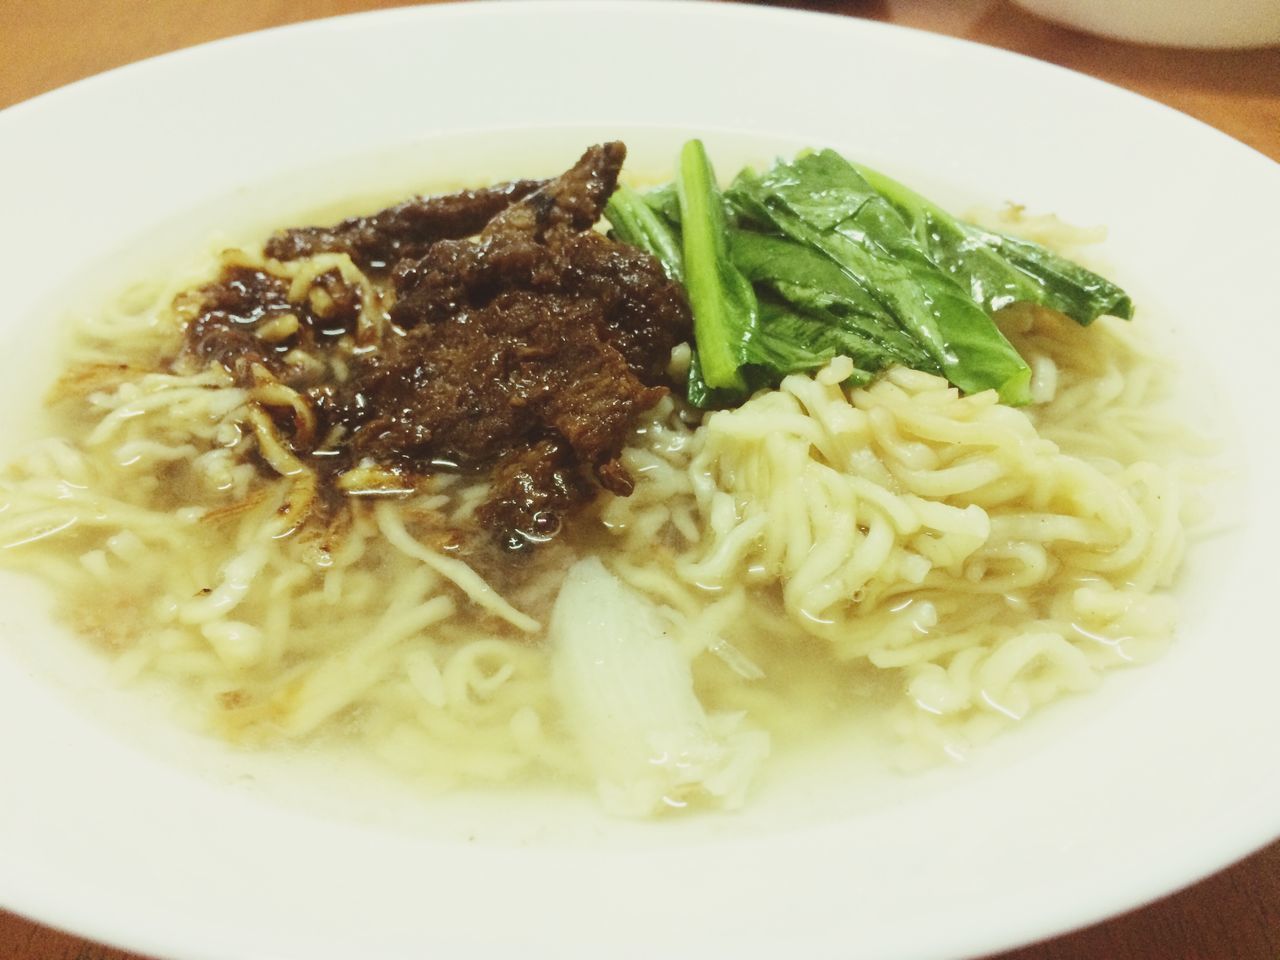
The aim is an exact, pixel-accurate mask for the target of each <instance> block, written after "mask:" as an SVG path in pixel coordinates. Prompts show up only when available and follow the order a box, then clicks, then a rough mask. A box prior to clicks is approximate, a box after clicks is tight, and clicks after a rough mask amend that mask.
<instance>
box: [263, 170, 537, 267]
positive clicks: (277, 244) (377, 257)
mask: <svg viewBox="0 0 1280 960" xmlns="http://www.w3.org/2000/svg"><path fill="white" fill-rule="evenodd" d="M543 183H544V181H540V180H513V181H511V182H510V183H500V184H497V185H496V186H492V187H486V188H484V189H482V190H463V191H462V192H461V193H450V194H445V195H444V196H439V197H414V198H413V199H411V200H406V201H405V202H404V203H400V204H397V205H396V206H394V207H388V208H387V209H386V210H383V211H380V212H379V213H375V214H373V215H372V216H369V217H352V218H351V219H349V220H343V221H342V222H341V223H339V224H338V225H337V226H333V227H298V228H295V229H292V230H282V231H281V232H280V233H277V234H276V235H275V236H273V237H272V238H271V239H270V240H268V241H267V244H266V247H265V250H264V252H265V253H266V255H267V256H269V257H274V258H275V259H277V260H297V259H299V258H300V257H308V256H311V255H312V254H316V253H346V254H349V255H350V256H351V259H352V260H354V261H355V262H356V263H357V264H359V265H360V266H361V267H363V268H365V269H366V270H371V271H375V272H376V271H380V270H385V269H388V268H389V267H392V266H394V265H395V264H396V263H397V262H398V261H400V260H401V259H404V258H406V257H420V256H422V255H423V254H424V253H426V251H427V248H428V247H430V246H431V244H433V243H435V242H436V241H437V240H457V239H461V238H462V237H469V236H471V235H472V234H475V233H479V232H480V231H481V230H483V229H484V226H485V224H487V223H488V222H489V221H490V220H492V219H493V218H494V217H495V216H496V215H497V214H499V213H501V212H502V211H503V210H505V209H506V208H507V207H509V206H510V205H511V204H512V203H514V202H516V201H517V200H519V199H521V198H522V197H525V196H528V195H529V194H530V193H533V191H535V190H537V189H538V188H539V187H540V186H542V185H543Z"/></svg>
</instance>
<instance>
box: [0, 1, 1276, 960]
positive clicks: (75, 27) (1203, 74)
mask: <svg viewBox="0 0 1280 960" xmlns="http://www.w3.org/2000/svg"><path fill="white" fill-rule="evenodd" d="M1116 2H1124V0H1116ZM395 5H397V4H396V3H394V2H387V0H219V2H216V3H199V2H195V3H193V2H191V0H95V2H94V3H92V4H85V3H83V2H81V0H26V2H21V3H19V2H16V0H15V2H8V3H3V4H0V37H2V38H3V39H4V43H3V55H0V108H2V107H6V106H9V105H10V104H13V103H17V102H19V101H21V100H25V99H27V98H28V97H33V96H35V95H36V94H39V93H43V92H44V91H46V90H51V89H53V88H54V87H58V86H61V85H62V84H64V83H69V82H71V81H72V80H78V79H80V78H81V77H87V76H90V75H91V74H94V73H98V72H100V71H102V70H106V69H108V68H110V67H115V66H119V65H121V64H124V63H129V62H131V61H134V60H139V59H142V58H144V57H149V56H152V55H154V54H159V53H164V52H166V51H169V50H176V49H179V48H181V47H187V46H191V45H192V44H196V43H202V42H204V41H206V40H213V39H216V38H219V37H225V36H231V35H233V34H238V33H246V32H248V31H250V30H258V29H261V28H263V27H270V26H276V25H278V24H283V23H291V22H294V21H298V20H310V19H314V18H316V17H324V16H331V15H334V14H341V13H353V12H357V11H361V10H370V9H376V8H380V7H388V6H395ZM785 5H786V6H794V7H805V8H808V9H816V10H825V11H827V12H830V13H839V14H844V15H848V16H856V17H867V18H871V19H875V20H885V21H889V22H892V23H899V24H904V25H906V26H911V27H918V28H921V29H925V30H932V31H936V32H939V33H946V34H951V35H953V36H961V37H967V38H968V39H971V40H976V41H978V42H980V43H986V44H990V45H992V46H997V47H1004V48H1007V49H1010V50H1016V51H1019V52H1021V53H1025V54H1029V55H1031V56H1033V57H1038V58H1040V59H1043V60H1048V61H1050V62H1052V63H1057V64H1060V65H1062V66H1066V67H1070V68H1072V69H1075V70H1079V71H1081V72H1083V73H1088V74H1092V75H1094V76H1097V77H1101V78H1103V79H1105V80H1109V81H1111V82H1112V83H1115V84H1118V85H1119V86H1123V87H1128V88H1129V89H1131V90H1136V91H1137V92H1139V93H1142V94H1144V95H1146V96H1148V97H1151V98H1153V99H1155V100H1159V101H1162V102H1164V103H1167V104H1169V105H1170V106H1173V107H1176V108H1177V109H1179V110H1182V111H1184V112H1186V113H1189V114H1191V115H1192V116H1194V117H1197V118H1199V119H1200V120H1203V121H1205V122H1206V123H1209V124H1211V125H1212V126H1215V127H1217V128H1219V129H1220V130H1223V131H1225V132H1226V133H1228V134H1230V135H1231V136H1233V137H1235V138H1237V139H1238V140H1242V141H1243V142H1245V143H1247V144H1249V145H1250V146H1252V147H1254V148H1255V149H1257V150H1259V151H1261V152H1262V153H1264V154H1266V155H1268V156H1269V157H1271V158H1272V159H1274V160H1280V48H1271V49H1266V50H1251V51H1230V52H1200V51H1180V50H1165V49H1158V48H1152V47H1140V46H1134V45H1130V44H1125V43H1117V42H1112V41H1106V40H1100V39H1097V38H1094V37H1090V36H1087V35H1085V34H1082V33H1077V32H1074V31H1071V30H1067V29H1064V28H1061V27H1057V26H1055V25H1053V24H1050V23H1048V22H1046V21H1043V20H1039V19H1037V18H1035V17H1033V16H1031V15H1030V14H1028V13H1024V12H1023V11H1021V10H1020V9H1019V8H1018V7H1015V6H1014V5H1013V4H1011V3H1009V2H1007V0H845V2H826V3H820V2H789V3H786V4H785ZM1271 212H1272V213H1274V211H1271ZM2 856H3V852H2V851H0V857H2ZM0 960H141V958H139V957H137V955H135V954H130V953H126V952H122V951H120V950H116V949H112V948H110V947H105V946H99V945H97V944H93V943H90V942H87V941H85V940H82V939H80V938H78V937H75V936H72V935H70V934H65V933H61V932H58V931H54V930H51V929H49V928H47V927H43V926H40V925H38V924H35V923H31V922H30V921H27V920H25V919H23V918H21V917H17V916H15V915H13V914H8V913H4V912H2V911H0ZM172 960H182V958H176V957H175V958H172ZM992 960H996V958H992ZM998 960H1280V843H1276V844H1274V845H1272V846H1270V847H1268V848H1266V849H1265V850H1262V851H1261V852H1259V853H1257V854H1255V855H1254V856H1252V857H1250V858H1249V859H1247V860H1245V861H1243V862H1242V863H1239V864H1237V865H1236V866H1234V867H1232V868H1231V869H1229V870H1227V871H1225V872H1223V873H1221V874H1218V875H1217V876H1214V877H1211V878H1209V879H1207V880H1204V881H1202V882H1201V883H1199V884H1196V885H1195V886H1193V887H1191V888H1189V889H1187V890H1185V891H1183V892H1182V893H1179V894H1177V895H1175V896H1172V897H1169V898H1167V899H1165V900H1162V901H1160V902H1158V903H1155V904H1152V905H1150V906H1148V907H1146V908H1144V909H1142V910H1139V911H1137V912H1135V913H1132V914H1128V915H1126V916H1122V917H1119V918H1117V919H1114V920H1111V921H1109V922H1107V923H1103V924H1100V925H1098V926H1096V927H1092V928H1089V929H1087V930H1083V931H1080V932H1077V933H1074V934H1071V935H1069V936H1065V937H1060V938H1058V939H1055V940H1051V941H1048V942H1045V943H1041V944H1037V945H1035V946H1030V947H1026V948H1024V949H1021V950H1017V951H1015V952H1013V953H1008V954H1003V955H1001V957H1000V958H998Z"/></svg>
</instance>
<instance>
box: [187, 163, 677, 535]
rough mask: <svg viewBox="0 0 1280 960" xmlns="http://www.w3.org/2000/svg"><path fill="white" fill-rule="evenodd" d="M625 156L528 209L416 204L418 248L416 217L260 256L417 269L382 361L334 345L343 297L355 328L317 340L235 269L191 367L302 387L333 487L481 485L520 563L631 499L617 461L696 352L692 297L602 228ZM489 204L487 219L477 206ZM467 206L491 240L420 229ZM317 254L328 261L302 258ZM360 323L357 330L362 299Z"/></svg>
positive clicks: (205, 321) (505, 190)
mask: <svg viewBox="0 0 1280 960" xmlns="http://www.w3.org/2000/svg"><path fill="white" fill-rule="evenodd" d="M625 153H626V151H625V148H624V147H623V145H622V144H620V143H610V144H603V145H600V146H595V147H592V148H591V149H589V150H588V151H587V152H586V153H585V154H584V155H583V157H582V158H581V159H580V160H579V161H578V163H577V164H576V165H575V166H574V167H573V168H572V169H570V170H569V171H567V172H566V173H564V174H563V175H561V176H560V177H557V178H556V179H554V180H551V181H548V182H546V183H544V184H543V185H541V186H540V187H538V188H537V189H536V190H533V191H532V192H529V191H528V190H526V189H525V186H523V185H524V184H527V181H522V182H521V184H522V185H520V186H517V185H510V184H509V185H505V186H503V187H500V188H494V189H493V191H490V192H489V193H488V194H486V192H485V191H475V192H473V193H471V194H468V195H466V196H467V197H469V198H471V199H469V200H467V201H466V202H465V203H464V202H463V201H460V200H458V197H461V196H463V195H455V196H454V197H449V198H436V200H426V201H412V203H413V204H416V205H417V206H416V207H414V209H415V210H418V211H419V213H415V214H414V215H413V216H415V217H419V221H420V222H421V223H426V222H428V221H429V220H431V218H432V217H435V220H434V221H433V222H435V223H436V225H437V226H436V227H433V228H432V229H433V230H437V234H431V233H430V231H423V232H419V233H415V234H413V235H412V237H410V234H409V233H408V232H407V231H405V230H402V227H403V225H404V224H405V223H406V222H407V220H406V216H407V215H406V214H405V213H404V211H406V210H408V209H409V208H410V205H407V204H406V205H401V206H400V207H395V208H392V211H384V212H383V213H382V214H377V215H375V216H373V217H369V218H365V219H361V220H349V221H345V222H344V223H343V224H340V225H339V226H338V227H336V228H333V229H330V230H324V229H320V228H307V229H305V230H291V231H286V232H285V233H283V234H278V235H277V236H276V237H275V238H273V240H272V245H274V247H271V246H269V248H268V249H269V251H273V252H274V255H275V256H277V257H283V256H284V255H285V254H286V253H289V252H290V251H293V250H298V251H302V250H304V249H332V248H335V247H334V245H336V244H338V243H339V242H341V243H345V244H348V246H347V247H346V248H345V249H347V250H348V252H351V251H357V252H358V253H359V255H360V257H362V258H364V262H366V263H368V262H375V261H376V257H381V256H390V255H395V254H399V253H403V252H404V251H406V250H413V251H414V255H413V256H412V257H408V258H403V259H401V260H399V262H397V263H396V264H395V267H394V270H392V271H391V273H390V277H389V286H390V289H389V290H387V292H386V293H387V296H388V297H389V298H391V299H393V301H394V303H393V305H392V306H391V308H390V320H391V323H390V324H388V325H387V326H386V332H385V333H384V335H383V338H382V340H381V342H379V343H377V344H376V345H374V346H373V347H372V348H370V349H353V347H352V343H353V341H352V338H351V337H350V336H346V337H343V336H342V333H343V331H344V330H345V331H346V332H348V333H349V332H350V331H351V329H352V325H353V324H354V322H355V320H354V319H353V318H347V317H346V313H344V312H343V311H344V310H345V309H346V307H347V306H348V300H346V299H344V297H343V294H342V289H335V290H333V291H330V292H329V293H328V294H327V295H326V296H325V297H323V298H322V302H323V303H324V304H326V305H327V306H332V307H333V308H334V309H335V310H336V312H337V314H338V315H340V316H341V318H344V320H343V322H345V323H346V326H345V327H343V326H342V325H341V324H339V325H337V326H335V325H332V324H331V325H330V326H323V325H322V324H321V323H319V322H318V318H317V317H315V316H314V315H313V313H312V312H310V311H309V309H300V308H299V306H298V305H297V304H290V303H289V301H288V293H289V289H288V287H289V284H288V282H287V281H283V280H279V278H275V277H272V276H271V275H270V274H265V273H261V272H256V273H254V272H250V273H245V272H243V271H236V270H228V271H226V272H225V273H224V276H223V277H222V278H220V281H219V283H217V284H214V285H212V286H211V287H208V288H205V290H204V291H203V293H204V297H205V299H204V301H203V304H202V310H201V313H200V315H199V316H198V317H197V318H196V319H195V320H194V321H192V322H191V323H190V324H189V326H188V329H187V342H188V346H187V349H188V351H189V352H192V353H195V354H197V355H199V356H200V357H202V358H204V359H206V360H217V361H219V362H222V363H223V364H226V365H227V366H228V367H229V368H233V366H234V364H235V363H236V362H240V363H243V356H244V355H246V354H248V355H252V356H254V357H255V358H258V359H260V360H261V362H263V363H265V364H267V365H268V367H269V368H270V369H272V370H273V371H274V372H275V373H276V374H277V375H279V376H280V377H281V378H282V379H284V380H285V382H291V380H290V378H291V377H294V379H293V381H292V385H294V386H296V387H298V388H300V389H301V388H303V387H305V395H306V396H307V397H308V398H309V399H310V401H311V403H312V404H313V406H314V409H315V412H316V415H317V419H318V420H319V421H320V429H319V430H318V432H317V436H320V437H324V436H326V435H328V436H335V435H336V436H340V437H341V441H340V447H339V449H338V450H337V451H333V450H329V451H326V453H327V454H328V455H327V456H326V457H325V458H323V460H324V462H323V464H318V466H319V467H320V469H321V475H322V477H325V478H333V477H334V476H336V474H338V473H341V472H342V470H344V469H346V468H349V467H350V466H352V465H354V464H356V463H358V462H361V461H366V460H371V461H373V462H375V463H378V464H381V465H383V466H387V467H393V468H395V469H397V470H398V471H400V472H402V473H409V474H413V473H418V474H428V473H431V472H433V471H436V470H439V469H442V468H447V469H451V470H461V471H467V472H471V473H476V474H487V475H488V477H489V479H490V482H491V489H490V495H489V498H488V500H487V502H486V503H485V504H484V505H483V506H482V507H481V509H480V511H479V514H478V517H479V519H480V522H481V523H483V524H484V525H485V526H486V527H487V528H488V529H489V530H490V531H491V533H492V535H493V536H494V538H495V539H496V540H497V541H498V542H499V543H501V544H502V545H503V546H504V547H507V548H509V549H517V548H525V547H527V546H529V545H535V544H538V543H541V542H544V541H546V540H548V539H549V538H551V537H552V536H554V535H555V533H556V532H558V531H559V529H560V528H561V526H562V525H563V522H564V519H565V517H566V515H567V514H568V513H570V512H571V511H572V510H573V509H574V508H576V507H577V506H579V505H581V504H582V503H584V502H586V501H588V500H590V499H591V498H592V497H593V496H594V494H595V492H596V490H598V489H599V488H600V487H603V488H605V489H607V490H609V491H612V492H613V493H616V494H619V495H622V496H626V495H628V494H630V493H631V491H632V488H633V482H632V478H631V477H630V476H629V474H628V473H627V471H626V469H625V467H624V466H623V465H622V463H621V460H620V455H621V452H622V447H623V444H624V442H625V440H626V437H627V433H628V431H629V430H630V429H631V427H632V425H633V423H634V422H635V419H636V416H637V415H638V414H639V413H640V412H642V411H644V410H646V409H648V408H649V407H651V406H653V404H655V403H656V402H657V401H658V400H659V399H661V397H662V396H663V395H664V394H665V393H666V392H667V388H666V386H665V385H664V383H663V381H664V379H665V370H666V366H667V363H668V361H669V358H670V355H671V349H672V347H674V346H675V345H676V344H677V343H679V342H680V341H682V340H684V339H686V338H687V336H688V334H689V327H690V317H689V309H688V305H687V302H686V300H685V297H684V292H683V290H682V289H681V288H680V287H679V286H678V285H677V284H674V283H672V282H671V281H670V280H668V278H667V277H666V275H665V274H664V273H663V271H662V268H661V266H660V265H659V263H658V262H657V261H656V260H655V259H654V258H653V257H651V256H649V255H648V254H646V253H644V252H643V251H640V250H637V249H635V248H633V247H628V246H625V245H623V244H619V243H616V242H614V241H612V240H609V239H608V238H606V237H605V236H603V235H602V234H600V233H597V232H596V231H594V230H593V229H592V227H593V225H594V224H595V222H596V221H597V220H598V219H599V217H600V215H601V212H602V211H603V209H604V205H605V203H606V202H607V201H608V198H609V196H610V194H611V193H612V192H613V190H614V188H615V186H616V183H617V177H618V172H619V170H620V168H621V166H622V162H623V159H624V157H625ZM517 194H522V195H521V197H520V198H518V199H517V197H516V195H517ZM482 195H484V196H486V197H487V198H488V199H486V200H485V201H484V202H485V203H490V205H491V206H490V207H483V204H481V201H480V200H479V199H476V198H478V197H480V196H482ZM498 197H501V198H502V203H501V204H499V203H498V201H497V199H496V198H498ZM440 200H444V201H448V203H447V204H444V203H441V204H437V201H440ZM472 200H474V201H475V203H476V204H477V206H476V207H475V208H474V209H476V210H480V209H485V210H488V211H489V214H488V216H486V217H485V220H484V222H482V223H480V224H478V225H476V224H475V223H474V222H473V221H467V220H466V216H471V215H472V214H471V213H468V214H466V216H464V215H463V214H457V216H456V218H455V219H454V220H452V221H449V222H450V223H451V224H453V226H450V227H449V228H448V229H450V230H454V231H462V230H464V229H465V231H466V233H467V234H468V235H470V234H474V233H476V232H477V231H478V232H479V236H478V237H476V236H458V237H452V238H451V237H445V236H442V235H441V234H442V233H443V232H444V231H445V230H446V228H445V227H444V226H442V224H444V223H445V221H446V220H448V219H449V218H448V217H447V216H446V215H445V214H444V213H438V214H432V215H431V216H426V215H425V214H422V215H421V216H420V212H421V211H423V210H427V209H436V210H438V211H443V210H445V209H446V208H449V209H454V210H460V209H463V208H467V209H468V210H472V208H471V207H469V206H468V204H470V203H471V201H472ZM512 200H515V202H511V201H512ZM450 204H452V207H450ZM433 205H435V206H434V207H433ZM495 207H496V209H494V208H495ZM479 215H480V214H479V213H475V214H474V216H477V217H478V216H479ZM428 236H435V239H434V240H430V241H427V240H424V238H425V237H428ZM335 238H340V240H339V239H335ZM313 242H314V243H316V244H331V245H330V246H317V247H307V246H306V245H307V244H310V243H313ZM419 244H424V246H422V248H421V249H419V246H418V245H419ZM299 255H300V254H299ZM355 255H356V254H355V253H353V256H355ZM370 258H375V259H372V260H371V259H370ZM384 285H386V284H384ZM354 309H355V314H354V316H355V317H358V315H359V299H358V297H357V298H356V301H355V305H354ZM290 310H292V312H293V313H295V314H296V315H297V316H298V318H299V329H298V332H297V333H296V334H295V335H294V336H293V338H292V339H290V340H288V341H286V342H285V343H284V344H282V345H280V346H278V347H276V348H271V349H268V348H267V347H264V345H263V344H262V343H261V342H259V336H258V334H259V332H260V330H261V329H262V327H261V325H262V323H263V322H265V320H269V319H270V318H272V317H275V316H279V315H282V314H284V313H287V312H289V311H290ZM348 320H349V322H347V321H348ZM335 336H336V339H334V337H335ZM283 347H299V348H301V349H303V350H306V351H311V352H314V353H315V354H316V356H317V358H318V359H321V360H324V361H325V362H326V364H329V363H330V362H331V361H333V359H334V358H333V357H332V356H330V357H328V358H327V359H326V351H332V349H333V348H337V349H338V350H345V353H343V354H342V356H341V357H340V362H338V363H337V364H336V365H334V366H330V367H329V369H333V370H337V369H341V370H342V371H343V373H344V375H343V376H334V377H332V378H330V379H329V380H328V381H326V382H322V383H315V382H312V383H301V382H299V381H298V380H297V378H296V376H295V374H294V373H293V371H292V370H291V369H290V368H289V367H288V366H287V364H285V362H284V359H283V356H284V355H283V354H282V353H281V349H282V348H283ZM236 351H239V353H238V354H237V352H236ZM237 356H238V357H240V360H239V361H237V359H236V358H237ZM295 439H296V438H295ZM296 445H297V444H296V443H295V446H296ZM298 452H299V453H305V452H308V451H303V450H299V451H298ZM335 454H336V455H335Z"/></svg>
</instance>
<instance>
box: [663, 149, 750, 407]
mask: <svg viewBox="0 0 1280 960" xmlns="http://www.w3.org/2000/svg"><path fill="white" fill-rule="evenodd" d="M676 193H677V196H678V197H679V200H680V224H681V228H682V235H683V237H682V239H683V251H682V252H683V254H684V284H685V290H686V291H687V292H688V294H689V306H690V308H691V309H692V311H693V332H694V337H695V339H696V345H695V351H696V353H697V357H698V364H697V366H696V367H691V368H690V369H691V374H692V372H693V371H694V370H696V371H697V375H698V376H700V377H701V380H702V382H703V383H705V385H706V387H707V388H708V389H710V390H728V391H732V392H734V393H741V392H743V391H745V390H746V388H747V382H746V378H745V377H744V375H743V372H742V367H743V365H744V364H745V363H746V346H747V344H748V343H749V342H750V341H751V339H752V338H753V336H754V335H755V332H756V327H757V326H758V322H759V307H758V304H757V302H756V295H755V291H754V290H753V289H752V288H751V283H750V281H749V280H747V278H746V277H744V276H743V275H742V272H741V271H740V270H739V269H738V268H737V267H735V266H734V265H733V261H732V260H730V259H729V253H728V244H727V240H726V234H727V231H728V227H727V225H726V222H725V216H724V199H723V197H722V196H721V194H720V189H719V187H718V186H717V185H716V179H715V172H714V171H713V170H712V169H711V162H710V160H708V159H707V152H706V150H705V149H704V147H703V146H702V141H700V140H690V141H689V142H688V143H686V144H685V145H684V149H683V150H681V152H680V177H679V179H678V180H677V181H676ZM691 382H692V378H691Z"/></svg>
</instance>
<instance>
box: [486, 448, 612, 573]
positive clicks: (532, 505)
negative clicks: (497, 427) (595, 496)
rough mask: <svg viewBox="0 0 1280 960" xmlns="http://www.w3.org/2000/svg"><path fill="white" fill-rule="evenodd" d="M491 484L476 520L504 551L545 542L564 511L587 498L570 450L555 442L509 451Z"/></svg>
mask: <svg viewBox="0 0 1280 960" xmlns="http://www.w3.org/2000/svg"><path fill="white" fill-rule="evenodd" d="M492 481H493V486H492V489H491V491H490V494H489V499H488V500H486V501H485V503H484V504H482V505H481V507H480V510H479V515H480V520H481V522H482V523H484V524H485V526H487V527H489V528H491V529H493V530H496V531H498V532H499V538H500V541H501V543H502V546H504V547H505V548H507V549H508V550H521V549H525V548H526V547H529V546H534V545H537V544H541V543H546V542H547V541H549V540H550V539H551V538H552V537H554V536H555V535H556V534H558V533H559V532H560V528H561V527H562V526H563V524H564V518H565V515H566V513H568V512H569V511H570V510H572V509H573V507H575V506H576V505H577V504H579V503H581V502H582V501H584V500H586V499H588V498H589V497H590V496H591V494H592V490H591V485H590V484H589V483H588V482H587V481H586V479H585V478H584V477H583V476H582V472H581V471H580V470H579V469H578V464H577V461H576V460H575V459H574V456H573V452H572V451H571V450H570V449H569V447H568V446H567V445H566V444H564V443H562V442H560V441H558V440H550V439H547V440H539V441H538V442H537V443H535V444H534V445H533V446H532V447H528V448H526V449H522V450H516V451H513V452H512V453H509V454H508V455H507V456H506V457H505V458H504V459H502V460H500V461H499V462H498V463H497V465H496V466H495V467H494V468H493V474H492Z"/></svg>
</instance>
